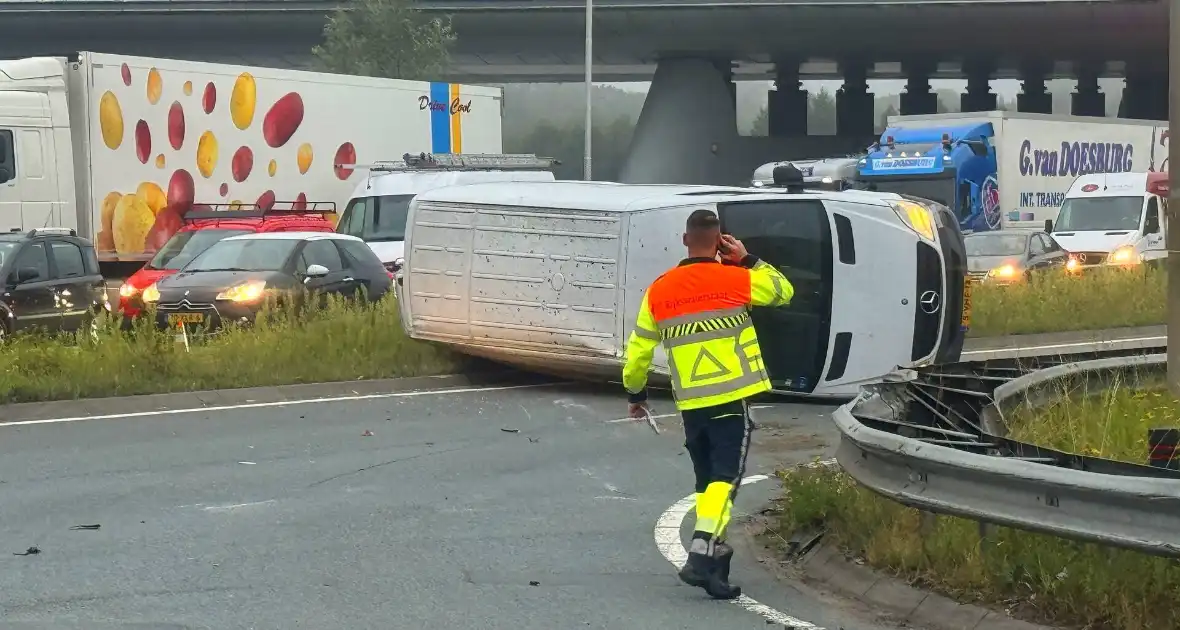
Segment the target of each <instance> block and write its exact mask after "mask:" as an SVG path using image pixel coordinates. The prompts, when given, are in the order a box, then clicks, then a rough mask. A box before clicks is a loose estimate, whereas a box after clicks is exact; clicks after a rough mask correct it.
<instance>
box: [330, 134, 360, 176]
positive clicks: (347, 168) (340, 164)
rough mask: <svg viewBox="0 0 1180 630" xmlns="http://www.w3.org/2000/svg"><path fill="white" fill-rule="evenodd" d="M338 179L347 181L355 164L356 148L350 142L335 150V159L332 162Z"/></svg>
mask: <svg viewBox="0 0 1180 630" xmlns="http://www.w3.org/2000/svg"><path fill="white" fill-rule="evenodd" d="M332 164H333V165H334V166H335V170H336V177H337V178H338V179H348V178H349V177H351V176H352V166H354V165H355V164H356V147H354V146H352V143H351V142H345V143H344V144H342V145H340V148H339V149H336V159H334V160H332Z"/></svg>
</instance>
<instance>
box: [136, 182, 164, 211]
mask: <svg viewBox="0 0 1180 630" xmlns="http://www.w3.org/2000/svg"><path fill="white" fill-rule="evenodd" d="M135 194H136V195H139V197H140V198H142V199H143V200H144V203H146V204H147V207H148V208H149V209H151V211H152V214H160V211H161V210H163V209H164V208H165V207H167V206H168V196H167V195H165V194H164V190H163V189H161V188H160V186H159V185H158V184H156V183H155V182H143V183H142V184H140V185H139V187H138V188H136V189H135Z"/></svg>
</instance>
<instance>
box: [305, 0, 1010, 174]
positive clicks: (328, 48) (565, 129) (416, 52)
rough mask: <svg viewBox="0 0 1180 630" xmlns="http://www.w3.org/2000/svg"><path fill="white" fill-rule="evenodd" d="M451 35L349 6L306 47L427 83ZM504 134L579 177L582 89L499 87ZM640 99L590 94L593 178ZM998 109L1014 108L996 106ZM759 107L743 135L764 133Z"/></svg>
mask: <svg viewBox="0 0 1180 630" xmlns="http://www.w3.org/2000/svg"><path fill="white" fill-rule="evenodd" d="M455 41H456V35H455V32H454V30H453V28H452V25H451V22H450V19H449V18H440V17H433V16H429V15H426V14H424V13H422V12H421V11H418V10H417V9H415V8H414V6H413V2H412V0H352V1H351V2H350V3H349V10H348V11H345V10H343V9H338V10H336V11H335V12H334V13H333V14H332V15H331V16H330V17H329V19H328V22H327V24H326V25H325V27H324V42H323V43H322V44H321V45H319V46H316V47H315V48H314V49H313V51H312V52H313V54H314V56H315V58H316V61H317V64H318V66H319V67H320V69H322V70H326V71H329V72H338V73H344V74H355V75H363V76H375V77H386V78H394V79H412V80H422V81H428V80H431V79H433V78H437V77H438V76H440V75H442V74H443V73H444V72H445V70H446V68H447V66H448V65H449V63H450V59H451V53H452V51H453V50H454V45H455ZM502 87H503V88H504V112H503V134H504V151H505V152H506V153H535V154H537V155H540V156H544V157H553V158H557V159H558V160H560V161H561V165H560V166H559V167H558V168H557V169H556V175H557V177H559V178H562V179H581V177H582V154H583V147H584V133H585V125H584V106H585V88H584V86H582V85H581V84H557V85H553V84H541V85H504V86H502ZM936 93H937V95H938V104H939V107H938V109H939V112H947V111H958V103H959V94H958V92H956V91H954V90H936ZM644 98H645V95H644V94H643V93H639V92H628V91H625V90H621V89H619V88H616V87H611V86H602V85H600V86H594V88H593V90H592V104H593V116H594V118H593V125H592V128H591V134H592V137H591V149H592V156H591V158H592V161H593V165H594V168H593V174H594V178H595V179H598V180H612V179H615V178H616V177H617V175H618V170H619V168H620V167H621V165H622V160H623V156H624V155H626V152H627V150H628V148H629V145H630V142H631V135H632V132H633V131H634V129H635V123H636V121H637V120H638V118H639V112H640V110H641V109H642V108H643V100H644ZM874 105H875V107H874V115H875V119H876V121H877V128H878V129H884V127H885V121H886V120H887V119H888V117H889V116H891V115H895V114H897V112H898V106H899V101H898V96H897V95H891V96H878V97H876V101H875V104H874ZM998 105H999V108H1000V109H1009V110H1015V109H1016V107H1015V103H1012V102H1004V101H1002V100H1001V102H1000V103H999V104H998ZM807 109H808V112H807V124H808V133H810V134H812V135H830V134H834V133H835V131H836V99H835V95H834V94H832V93H831V92H829V91H828V90H826V89H820V90H817V91H814V92H812V93H811V94H809V98H808V107H807ZM767 125H768V118H767V112H766V108H765V106H764V107H763V108H762V110H761V111H760V112H759V114H758V116H756V117H755V118H754V120H753V123H752V125H751V126H748V127H747V128H745V129H740V130H739V131H740V132H741V133H745V134H749V135H766V131H767Z"/></svg>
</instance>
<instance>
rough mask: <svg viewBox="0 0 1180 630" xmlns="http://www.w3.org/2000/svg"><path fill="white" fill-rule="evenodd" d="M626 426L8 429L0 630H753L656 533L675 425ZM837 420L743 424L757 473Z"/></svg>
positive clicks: (474, 414) (387, 414) (332, 415)
mask: <svg viewBox="0 0 1180 630" xmlns="http://www.w3.org/2000/svg"><path fill="white" fill-rule="evenodd" d="M624 407H625V405H624V404H623V402H622V401H621V400H620V398H619V396H618V394H617V392H615V391H601V390H598V391H595V390H591V389H587V388H584V387H574V386H569V385H564V386H563V385H556V386H554V385H550V386H543V387H536V388H528V389H512V390H499V391H483V392H468V393H440V394H431V395H424V396H412V397H392V398H386V399H379V400H365V401H351V402H338V403H324V404H310V405H300V406H292V407H270V408H263V409H247V410H231V411H218V412H214V413H203V412H202V413H193V414H180V415H161V416H152V417H136V418H122V419H120V418H116V419H102V420H88V421H82V422H67V423H51V424H39V425H26V426H12V425H10V426H0V506H3V508H2V509H3V517H2V518H0V541H2V543H3V548H2V549H0V554H3V555H0V564H2V567H0V611H2V616H0V620H2V621H0V628H30V629H32V628H37V629H48V628H113V627H136V628H182V627H183V628H217V629H230V628H256V629H260V630H261V629H264V628H276V629H278V628H282V629H291V628H317V629H321V628H322V629H327V628H374V629H383V630H385V629H390V628H406V629H414V630H431V629H440V630H445V629H455V628H480V629H489V630H491V629H498V628H503V629H514V630H515V629H532V628H535V629H537V630H559V629H562V630H563V629H567V628H612V629H615V628H618V629H624V630H631V629H640V628H642V629H648V628H661V629H663V628H694V629H696V628H710V629H721V628H765V627H768V625H767V623H766V622H765V621H764V620H763V619H762V618H761V617H758V616H757V615H754V614H752V613H750V612H747V611H746V610H743V609H742V608H740V607H738V606H733V605H728V604H725V603H721V602H715V601H711V600H708V599H707V598H705V597H704V595H703V593H702V592H701V591H700V590H699V589H693V588H689V587H687V586H683V585H681V584H680V583H679V582H678V581H677V580H676V578H675V575H674V573H673V571H674V569H673V567H672V565H670V564H669V563H668V562H667V561H666V560H665V559H664V558H663V557H662V556H661V555H660V553H659V551H658V550H657V548H656V546H655V543H654V540H653V531H652V530H653V525H654V524H655V522H656V520H657V519H658V518H659V516H660V514H661V513H662V512H663V511H664V510H666V509H668V507H669V506H670V505H672V504H673V503H674V502H676V501H677V500H679V499H680V498H682V497H684V496H685V495H687V494H689V493H691V491H692V488H691V479H692V477H691V472H690V464H689V461H688V457H687V455H686V454H685V453H684V452H683V448H682V446H681V439H682V438H681V436H680V433H679V432H680V428H679V424H678V422H676V420H675V418H665V419H661V422H662V423H663V424H664V427H665V429H666V430H665V432H664V434H662V435H659V436H657V435H655V434H653V433H651V432H650V431H649V430H648V429H647V427H646V426H645V425H636V424H632V423H623V422H615V423H612V422H609V421H610V420H614V419H618V418H621V417H622V416H623V415H624V411H625V410H624ZM830 410H831V408H830V407H824V406H814V405H799V404H787V403H781V404H774V405H772V406H770V407H765V408H758V409H757V410H756V412H755V413H756V417H757V418H758V419H759V421H760V422H761V423H762V425H763V428H762V430H760V431H759V434H758V439H757V443H756V448H755V455H754V456H753V457H752V458H751V466H750V471H749V472H750V474H753V473H756V472H771V470H772V466H773V464H775V463H781V462H783V461H804V460H807V459H810V458H811V457H814V456H817V455H821V454H824V453H825V452H829V450H830V448H829V447H830V446H831V445H834V444H835V437H834V435H833V431H832V429H831V428H830V426H829V425H830V422H829V421H828V420H827V414H828V413H829V412H830ZM670 411H672V407H671V405H670V404H669V403H666V402H665V403H662V404H661V403H657V413H661V412H662V413H667V412H670ZM506 430H513V431H512V432H509V431H506ZM366 431H371V432H372V435H371V436H364V435H363V433H364V432H366ZM773 490H774V487H773V484H772V483H771V482H763V483H759V484H755V485H752V486H749V488H748V490H744V491H743V494H742V495H741V497H740V498H739V509H747V510H748V509H753V508H757V507H760V506H761V505H763V504H764V502H765V501H766V500H767V499H768V498H769V497H770V496H771V493H772V492H773ZM95 524H98V525H101V529H98V530H72V529H71V527H73V526H77V525H95ZM30 546H36V547H38V548H39V549H40V550H41V553H39V554H36V555H29V556H16V555H10V554H11V553H19V552H24V551H25V550H26V549H27V548H28V547H30ZM734 575H735V581H738V583H740V584H742V585H743V586H744V587H745V589H746V592H747V594H749V595H751V596H753V597H755V598H757V599H758V600H759V601H761V602H762V603H764V604H766V605H768V606H772V607H775V608H777V609H779V610H782V611H784V612H787V613H788V614H791V615H793V616H795V617H798V618H801V619H804V620H807V621H810V622H812V623H814V624H817V625H820V626H822V627H826V628H829V629H831V630H835V629H837V628H843V629H844V630H880V629H883V628H885V627H888V626H883V625H879V624H878V623H877V622H874V621H872V619H871V615H870V614H869V613H866V612H863V611H858V610H853V609H849V608H847V607H845V606H843V605H840V604H838V603H834V602H829V601H826V600H824V599H823V598H822V597H817V596H816V595H815V594H813V593H809V592H801V591H797V590H794V589H793V588H791V587H788V586H785V585H784V584H782V583H780V582H776V581H775V579H774V578H773V577H772V576H771V575H770V574H769V573H768V572H766V571H765V570H763V569H762V568H761V567H760V565H758V564H757V563H756V562H754V560H753V559H752V558H748V557H741V558H739V559H738V560H737V561H735V569H734ZM738 578H740V579H738ZM533 583H535V584H533ZM113 623H118V624H131V623H135V624H145V625H135V626H124V625H103V624H113Z"/></svg>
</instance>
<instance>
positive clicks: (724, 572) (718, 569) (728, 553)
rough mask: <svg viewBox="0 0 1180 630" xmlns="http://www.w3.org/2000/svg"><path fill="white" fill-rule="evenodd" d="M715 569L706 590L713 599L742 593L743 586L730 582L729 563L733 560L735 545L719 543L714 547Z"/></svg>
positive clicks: (728, 597)
mask: <svg viewBox="0 0 1180 630" xmlns="http://www.w3.org/2000/svg"><path fill="white" fill-rule="evenodd" d="M713 553H714V558H713V562H714V570H713V572H712V574H711V575H710V576H709V581H708V583H707V584H706V585H705V592H706V593H708V594H709V596H710V597H712V598H713V599H735V598H737V597H740V596H741V594H742V588H741V587H740V586H737V585H735V584H730V583H729V563H730V561H732V560H733V547H730V546H729V545H727V544H725V543H717V545H716V547H715V549H714V552H713Z"/></svg>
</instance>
